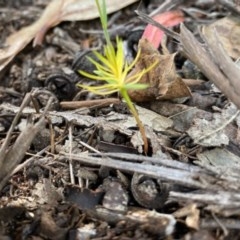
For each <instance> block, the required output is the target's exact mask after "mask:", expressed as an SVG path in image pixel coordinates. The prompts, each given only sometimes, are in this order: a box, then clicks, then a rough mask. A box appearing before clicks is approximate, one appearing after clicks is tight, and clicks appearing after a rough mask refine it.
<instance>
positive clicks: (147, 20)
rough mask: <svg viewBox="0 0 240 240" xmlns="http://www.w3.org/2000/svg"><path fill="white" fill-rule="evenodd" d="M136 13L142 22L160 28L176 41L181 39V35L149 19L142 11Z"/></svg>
mask: <svg viewBox="0 0 240 240" xmlns="http://www.w3.org/2000/svg"><path fill="white" fill-rule="evenodd" d="M135 13H136V14H137V15H138V16H139V18H140V19H141V20H143V21H144V22H147V23H149V24H151V25H153V26H155V27H157V28H160V29H161V30H162V31H164V32H165V33H166V35H168V36H170V37H172V38H174V39H176V40H178V41H179V40H180V38H179V34H177V33H175V32H174V31H172V30H170V29H169V28H166V27H165V26H163V25H162V24H160V23H158V22H156V21H155V20H153V19H152V18H151V17H149V16H148V15H147V14H145V13H143V12H140V11H137V10H136V11H135Z"/></svg>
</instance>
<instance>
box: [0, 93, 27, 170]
mask: <svg viewBox="0 0 240 240" xmlns="http://www.w3.org/2000/svg"><path fill="white" fill-rule="evenodd" d="M30 101H31V94H30V93H27V94H26V96H25V98H24V99H23V102H22V104H21V106H20V108H19V112H18V113H17V114H16V116H15V118H14V119H13V122H12V124H11V127H10V128H9V130H8V133H7V136H6V138H5V140H4V142H3V144H2V146H1V149H0V169H1V168H2V165H3V162H4V160H5V156H6V152H7V148H8V145H9V143H10V140H11V136H12V132H13V130H14V128H15V126H16V124H17V123H18V120H19V118H20V117H21V114H22V111H23V109H24V108H25V106H27V105H28V104H29V102H30Z"/></svg>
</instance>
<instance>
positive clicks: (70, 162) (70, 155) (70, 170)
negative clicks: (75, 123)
mask: <svg viewBox="0 0 240 240" xmlns="http://www.w3.org/2000/svg"><path fill="white" fill-rule="evenodd" d="M68 138H69V172H70V180H71V184H75V178H74V174H73V165H72V141H73V140H72V123H70V126H69V132H68Z"/></svg>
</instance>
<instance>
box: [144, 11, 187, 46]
mask: <svg viewBox="0 0 240 240" xmlns="http://www.w3.org/2000/svg"><path fill="white" fill-rule="evenodd" d="M153 19H154V20H155V21H157V22H158V23H160V24H162V25H164V26H165V27H172V26H175V25H177V24H179V23H181V22H183V21H184V16H183V13H182V12H181V11H170V12H164V13H161V14H158V15H156V16H154V17H153ZM163 36H164V32H163V31H162V30H160V29H159V28H157V27H155V26H153V25H151V24H148V25H147V27H146V28H145V30H144V33H143V35H142V38H146V39H148V41H149V42H151V43H152V45H153V46H154V47H155V48H158V47H159V45H160V43H161V41H162V38H163Z"/></svg>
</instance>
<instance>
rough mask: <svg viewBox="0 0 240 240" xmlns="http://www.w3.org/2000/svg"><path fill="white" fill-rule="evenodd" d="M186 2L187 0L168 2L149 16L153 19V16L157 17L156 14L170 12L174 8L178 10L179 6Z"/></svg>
mask: <svg viewBox="0 0 240 240" xmlns="http://www.w3.org/2000/svg"><path fill="white" fill-rule="evenodd" d="M185 1H186V0H166V1H164V2H163V3H162V4H160V6H159V7H158V8H157V9H155V10H154V11H152V12H151V13H150V14H149V16H150V17H152V16H155V15H156V14H159V13H162V12H166V11H169V10H171V9H173V8H176V7H177V6H179V5H180V4H182V3H183V2H185Z"/></svg>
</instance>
